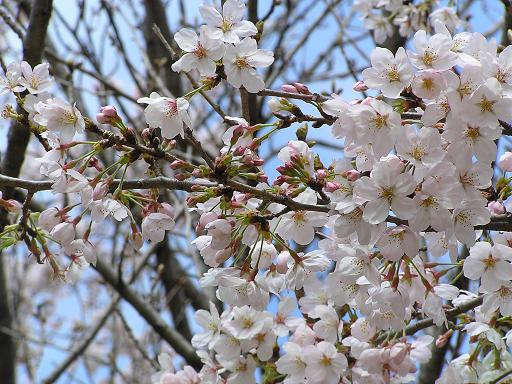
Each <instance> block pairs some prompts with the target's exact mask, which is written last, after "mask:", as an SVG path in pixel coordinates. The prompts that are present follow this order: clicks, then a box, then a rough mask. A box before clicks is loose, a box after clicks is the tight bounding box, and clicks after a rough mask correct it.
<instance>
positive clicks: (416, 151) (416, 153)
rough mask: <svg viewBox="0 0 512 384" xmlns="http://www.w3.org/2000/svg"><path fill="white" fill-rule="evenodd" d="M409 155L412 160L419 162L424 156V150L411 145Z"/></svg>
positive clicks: (418, 146)
mask: <svg viewBox="0 0 512 384" xmlns="http://www.w3.org/2000/svg"><path fill="white" fill-rule="evenodd" d="M410 155H411V157H412V158H413V159H414V160H418V161H421V159H422V158H423V156H425V149H424V148H423V147H422V146H420V145H417V144H416V145H413V147H412V149H411V152H410Z"/></svg>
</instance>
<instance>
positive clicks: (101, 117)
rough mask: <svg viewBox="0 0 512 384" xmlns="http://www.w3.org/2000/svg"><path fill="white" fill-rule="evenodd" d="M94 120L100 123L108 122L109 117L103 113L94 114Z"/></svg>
mask: <svg viewBox="0 0 512 384" xmlns="http://www.w3.org/2000/svg"><path fill="white" fill-rule="evenodd" d="M96 121H97V122H98V123H100V124H110V117H108V116H105V115H104V114H103V113H98V114H97V115H96Z"/></svg>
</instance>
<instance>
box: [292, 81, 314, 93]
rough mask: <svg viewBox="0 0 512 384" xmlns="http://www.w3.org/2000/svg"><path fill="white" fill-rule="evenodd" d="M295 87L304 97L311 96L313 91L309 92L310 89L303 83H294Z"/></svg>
mask: <svg viewBox="0 0 512 384" xmlns="http://www.w3.org/2000/svg"><path fill="white" fill-rule="evenodd" d="M293 86H294V87H295V88H296V89H297V91H298V92H299V93H302V94H304V95H310V94H311V91H310V90H309V88H308V87H307V86H306V85H304V84H302V83H293Z"/></svg>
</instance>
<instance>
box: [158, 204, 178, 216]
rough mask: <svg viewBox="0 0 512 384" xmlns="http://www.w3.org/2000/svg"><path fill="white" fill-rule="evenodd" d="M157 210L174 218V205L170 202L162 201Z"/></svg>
mask: <svg viewBox="0 0 512 384" xmlns="http://www.w3.org/2000/svg"><path fill="white" fill-rule="evenodd" d="M158 212H160V213H164V214H166V215H167V216H169V217H171V218H173V219H174V213H175V212H174V207H173V206H172V205H171V204H169V203H162V205H161V206H160V208H158Z"/></svg>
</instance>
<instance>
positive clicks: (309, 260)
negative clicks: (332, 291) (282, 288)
mask: <svg viewBox="0 0 512 384" xmlns="http://www.w3.org/2000/svg"><path fill="white" fill-rule="evenodd" d="M330 263H331V262H330V260H329V259H328V258H327V257H325V256H324V255H323V254H322V252H320V251H312V252H309V253H307V254H305V255H304V256H300V255H299V256H298V258H297V259H293V258H291V259H290V262H289V264H288V272H286V285H287V287H288V289H301V288H302V287H303V285H304V280H305V279H306V277H308V276H309V275H311V273H313V272H321V271H325V270H326V269H327V267H328V266H329V264H330Z"/></svg>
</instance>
